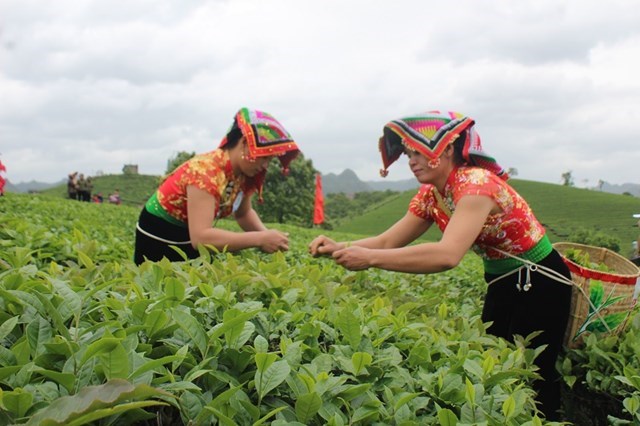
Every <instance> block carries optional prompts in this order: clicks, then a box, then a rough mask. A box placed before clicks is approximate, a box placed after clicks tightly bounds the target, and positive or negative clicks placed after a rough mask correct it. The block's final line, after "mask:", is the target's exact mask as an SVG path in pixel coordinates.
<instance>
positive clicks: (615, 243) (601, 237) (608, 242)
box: [568, 228, 620, 252]
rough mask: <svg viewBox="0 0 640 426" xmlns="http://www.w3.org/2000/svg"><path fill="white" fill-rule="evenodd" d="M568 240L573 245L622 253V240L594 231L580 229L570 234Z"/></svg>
mask: <svg viewBox="0 0 640 426" xmlns="http://www.w3.org/2000/svg"><path fill="white" fill-rule="evenodd" d="M568 240H569V241H571V242H572V243H579V244H586V245H590V246H596V247H604V248H608V249H609V250H612V251H615V252H619V251H620V239H618V238H616V237H612V236H611V235H608V234H606V233H604V232H600V231H594V230H592V229H586V228H580V229H578V230H576V231H574V232H573V233H572V234H570V235H569V238H568Z"/></svg>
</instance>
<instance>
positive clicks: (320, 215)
mask: <svg viewBox="0 0 640 426" xmlns="http://www.w3.org/2000/svg"><path fill="white" fill-rule="evenodd" d="M322 222H324V196H323V195H322V177H321V176H320V173H318V174H316V197H315V205H314V208H313V224H314V225H320V224H321V223H322Z"/></svg>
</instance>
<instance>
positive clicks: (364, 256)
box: [332, 246, 371, 271]
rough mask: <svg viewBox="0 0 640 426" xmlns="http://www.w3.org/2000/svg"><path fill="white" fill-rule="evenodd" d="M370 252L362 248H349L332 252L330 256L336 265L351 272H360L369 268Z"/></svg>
mask: <svg viewBox="0 0 640 426" xmlns="http://www.w3.org/2000/svg"><path fill="white" fill-rule="evenodd" d="M370 251H371V249H367V248H364V247H358V246H351V247H345V248H343V249H340V250H336V251H334V252H333V255H332V256H333V259H334V260H335V261H336V263H337V264H339V265H342V266H343V267H345V268H347V269H349V270H351V271H361V270H363V269H367V268H369V267H370V266H371V265H370V264H369V258H370Z"/></svg>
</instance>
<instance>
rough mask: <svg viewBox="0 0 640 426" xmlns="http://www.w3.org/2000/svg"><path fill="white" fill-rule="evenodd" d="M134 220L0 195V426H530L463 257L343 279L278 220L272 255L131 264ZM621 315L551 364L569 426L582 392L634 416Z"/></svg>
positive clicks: (523, 379) (633, 369)
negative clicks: (283, 235) (449, 265)
mask: <svg viewBox="0 0 640 426" xmlns="http://www.w3.org/2000/svg"><path fill="white" fill-rule="evenodd" d="M137 213H138V211H137V209H133V208H128V207H125V206H112V205H96V204H84V203H77V202H72V201H67V200H55V199H50V198H44V197H38V196H31V195H18V194H8V195H7V196H6V197H3V198H1V199H0V217H1V218H2V219H1V222H0V424H29V425H63V424H64V425H82V424H101V425H122V424H140V425H144V424H149V425H151V424H154V425H155V424H164V425H166V424H172V425H173V424H193V425H210V424H223V425H236V424H237V425H260V424H272V425H325V424H327V425H347V424H349V425H355V424H380V425H382V424H397V425H429V424H436V425H437V424H441V425H456V424H457V425H470V424H474V425H482V424H484V425H539V424H548V423H545V421H544V419H542V416H541V415H540V414H539V413H538V412H537V410H536V407H535V400H534V394H533V392H532V390H531V387H530V384H531V382H532V380H533V379H534V378H535V377H536V372H535V367H534V366H533V360H534V358H535V356H536V355H537V353H539V351H540V349H535V348H529V347H527V340H526V339H525V338H523V339H518V340H517V342H516V344H509V343H507V342H505V341H503V340H501V339H496V338H494V337H492V336H490V335H487V334H486V328H485V324H483V323H482V322H481V320H480V318H479V314H480V306H481V301H482V298H483V294H484V290H485V284H484V282H483V280H482V272H481V263H480V262H479V260H478V259H477V258H476V257H475V256H473V255H469V256H468V257H467V258H465V260H464V262H463V263H462V265H461V266H460V267H458V268H457V269H456V270H454V271H450V272H447V273H443V274H438V275H431V276H422V275H410V274H398V273H387V272H385V271H377V270H369V271H363V272H357V273H355V272H349V271H346V270H344V269H342V268H340V267H337V266H336V265H335V264H333V263H332V262H331V261H330V260H328V259H314V258H311V257H310V256H309V255H308V254H307V252H306V246H307V244H308V242H309V241H310V240H311V239H312V238H313V236H314V235H315V234H316V231H314V230H308V229H300V228H295V227H287V226H284V227H282V229H283V230H285V231H288V232H289V233H290V237H291V239H292V241H291V249H290V251H289V252H286V253H278V254H275V255H266V254H263V253H260V252H258V251H253V250H247V251H245V252H242V253H240V254H229V253H217V254H209V253H203V254H202V256H201V257H200V258H199V259H196V260H193V261H189V262H178V263H169V262H165V261H163V262H157V263H152V262H147V263H145V264H143V265H141V266H140V267H137V266H135V265H134V264H133V262H132V261H131V258H132V245H133V230H134V226H135V221H136V218H137ZM222 226H225V227H228V228H230V229H234V226H233V225H232V224H231V223H229V222H224V223H223V224H222ZM334 236H336V238H338V239H342V238H349V236H348V235H346V234H343V235H337V234H334ZM638 322H639V320H638V317H637V316H636V317H634V318H633V319H632V321H631V323H630V325H629V327H628V329H627V331H626V332H625V333H624V334H623V335H621V336H619V337H610V338H597V337H596V336H591V337H590V338H589V339H587V344H586V346H585V348H584V349H581V350H573V351H570V352H569V353H568V354H567V356H566V357H565V358H564V359H563V362H562V364H561V365H559V367H560V368H561V369H562V372H563V374H564V377H565V381H566V382H567V391H568V392H567V401H566V402H567V404H566V407H567V410H568V412H567V417H568V419H569V420H572V419H576V423H577V424H585V423H579V421H580V420H578V419H577V417H576V416H577V415H578V414H580V413H583V414H584V413H585V409H584V408H585V407H584V405H585V401H587V403H588V400H586V399H585V398H590V397H591V396H593V395H596V394H595V392H598V394H597V396H598V397H600V399H602V398H601V396H602V395H606V396H607V398H608V400H607V402H608V404H609V405H607V406H606V410H607V414H610V415H612V417H610V420H609V421H611V422H617V424H640V423H639V422H640V415H639V414H638V407H640V365H639V361H638V359H639V356H638V355H639V354H640V343H638V342H640V339H638V336H637V334H638V327H639V326H640V324H638ZM569 385H570V386H571V387H572V388H573V390H571V391H570V389H569ZM578 390H579V391H580V393H579V394H578V393H577V392H578ZM578 397H579V398H581V399H580V400H578V399H576V398H578ZM576 407H577V408H579V410H576V409H575V408H576ZM603 409H605V408H603ZM614 417H615V419H614ZM590 421H591V422H596V421H598V420H597V413H595V412H594V413H593V414H590ZM603 421H607V420H606V415H605V419H604V420H603ZM634 422H635V423H634ZM593 424H596V423H593Z"/></svg>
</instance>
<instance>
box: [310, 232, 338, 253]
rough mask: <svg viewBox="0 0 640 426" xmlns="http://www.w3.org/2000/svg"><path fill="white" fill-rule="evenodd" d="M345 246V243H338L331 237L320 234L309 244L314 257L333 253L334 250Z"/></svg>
mask: <svg viewBox="0 0 640 426" xmlns="http://www.w3.org/2000/svg"><path fill="white" fill-rule="evenodd" d="M344 246H345V245H344V244H343V243H337V242H335V241H333V240H332V239H331V238H329V237H326V236H324V235H320V236H319V237H316V238H314V239H313V241H311V244H309V253H311V255H312V256H313V257H318V256H322V255H332V254H333V252H334V251H336V250H340V249H341V248H343V247H344Z"/></svg>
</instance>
